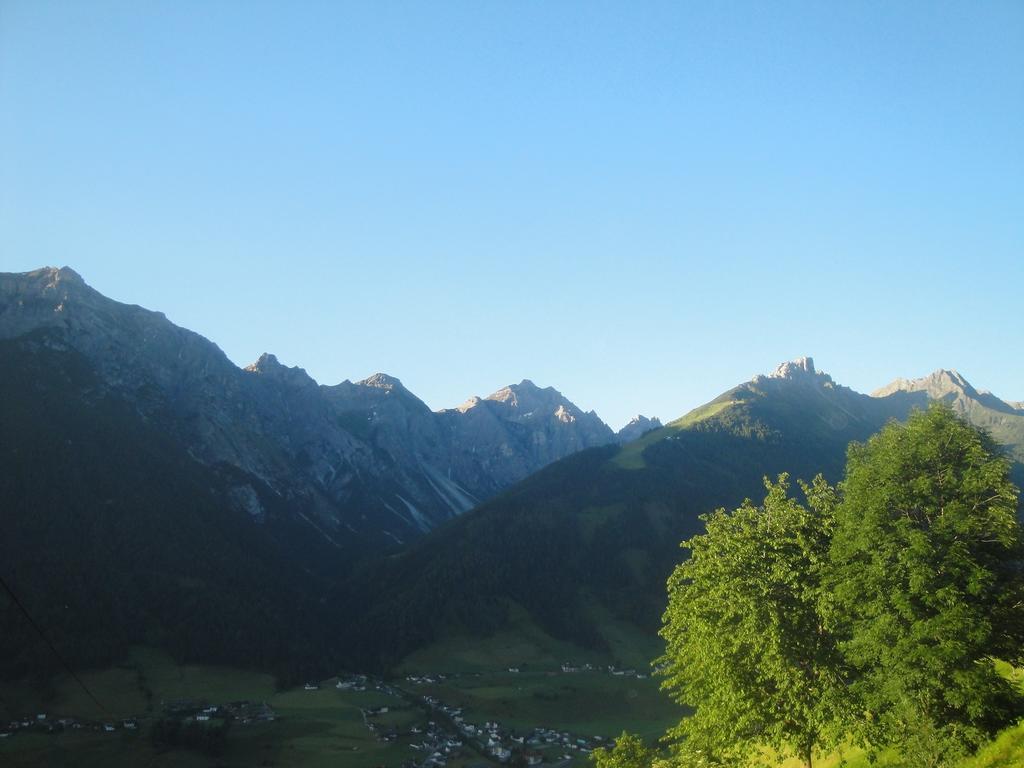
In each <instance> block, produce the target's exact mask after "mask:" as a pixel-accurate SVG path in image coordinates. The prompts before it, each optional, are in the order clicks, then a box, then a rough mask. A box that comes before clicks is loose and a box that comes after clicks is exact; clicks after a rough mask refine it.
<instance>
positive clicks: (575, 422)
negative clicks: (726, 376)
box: [0, 267, 614, 543]
mask: <svg viewBox="0 0 1024 768" xmlns="http://www.w3.org/2000/svg"><path fill="white" fill-rule="evenodd" d="M26 334H42V335H44V336H45V337H46V343H47V344H51V345H58V346H59V345H64V346H66V347H67V348H68V349H72V350H74V351H75V352H77V353H80V354H81V355H83V356H84V357H85V358H86V359H87V360H88V361H89V363H90V364H91V365H93V366H94V367H95V369H96V371H97V373H98V379H99V380H100V381H102V382H103V386H104V387H105V388H106V389H107V390H108V391H109V392H110V393H114V394H116V395H117V396H118V397H120V398H124V399H125V400H127V401H128V402H130V403H131V405H132V407H133V408H134V409H135V410H136V411H137V412H138V414H139V416H140V418H142V419H144V420H146V421H148V422H151V423H154V424H158V425H160V426H161V427H162V428H165V429H166V430H167V431H168V432H170V433H171V434H173V436H174V437H175V438H176V439H178V440H179V441H181V442H182V443H183V444H184V445H185V446H186V447H187V449H188V451H189V453H190V454H191V455H192V456H193V457H194V458H196V459H197V460H199V461H200V462H202V463H204V464H208V465H224V466H228V467H232V468H234V469H235V470H237V471H238V473H240V474H238V475H237V479H236V480H235V482H236V484H237V489H236V490H235V491H234V492H233V493H232V494H231V498H234V499H237V500H238V504H239V505H240V507H243V508H244V509H245V510H246V511H247V512H248V513H250V514H251V515H253V517H254V518H256V519H259V517H260V510H261V508H262V503H261V501H260V495H261V494H268V493H269V494H273V495H274V496H275V497H276V498H277V499H283V500H284V501H286V502H287V504H288V505H290V507H291V508H292V509H293V510H294V512H295V514H296V515H299V516H300V517H301V518H302V519H304V520H306V521H307V522H308V523H309V524H310V525H312V526H314V527H315V528H316V529H317V530H318V531H319V532H320V533H321V534H322V535H323V536H324V537H326V538H328V539H330V540H331V541H333V542H335V543H344V541H345V540H346V539H347V538H350V534H355V535H357V536H358V537H359V538H360V539H361V540H363V539H375V540H377V541H379V542H395V541H406V540H408V539H409V538H411V537H414V536H417V535H419V534H420V533H422V532H424V531H426V530H429V529H430V528H432V527H433V526H435V525H436V524H437V523H439V522H440V521H442V520H445V519H447V518H449V517H451V516H452V515H455V514H458V513H460V512H463V511H465V510H467V509H469V508H471V507H472V506H474V505H475V504H476V503H477V502H479V501H480V500H482V499H484V498H487V497H488V496H490V495H492V494H494V493H496V492H497V491H499V490H501V489H503V488H505V487H507V486H508V485H510V484H511V483H513V482H516V481H518V480H520V479H522V478H524V477H526V476H527V475H528V474H530V473H532V472H534V471H536V470H537V469H540V468H541V467H543V466H544V465H546V464H548V463H550V462H551V461H554V460H556V459H559V458H562V457H563V456H566V455H568V454H569V453H572V452H574V451H577V450H580V449H581V448H586V447H589V446H592V445H599V444H602V443H604V442H609V441H610V440H612V439H613V438H614V436H613V435H612V433H611V430H610V429H609V428H608V427H607V426H606V425H605V424H604V423H603V422H602V421H601V420H600V419H599V418H598V417H597V416H596V415H595V414H593V413H589V414H588V413H583V412H582V411H580V410H579V409H578V408H576V406H574V405H573V404H572V403H571V402H569V401H568V400H566V399H565V398H564V397H562V396H561V395H560V394H559V393H558V392H556V391H555V390H554V389H551V388H547V389H540V388H538V387H536V386H534V385H533V384H532V383H530V382H526V381H524V382H523V383H521V384H519V385H514V386H511V387H506V388H505V389H503V390H500V391H499V392H497V393H495V394H494V395H491V396H490V397H489V398H487V399H486V400H479V398H476V399H474V400H473V401H471V403H472V404H467V405H466V406H464V407H461V408H458V409H453V410H450V411H442V412H440V413H433V412H432V411H430V409H429V408H428V407H427V406H426V405H425V404H424V403H423V402H422V401H421V400H419V399H418V398H417V397H416V396H415V395H413V394H412V393H410V392H409V391H408V390H407V389H406V388H405V387H404V386H402V383H401V382H400V381H399V380H398V379H395V378H393V377H390V376H387V375H386V374H376V375H374V376H371V377H370V378H368V379H365V380H364V381H360V382H357V383H352V382H349V381H345V382H342V383H341V384H338V385H336V386H320V385H318V384H317V383H316V382H315V381H313V379H312V378H310V377H309V376H308V375H307V374H306V372H305V371H303V370H302V369H301V368H289V367H286V366H284V365H282V364H281V363H280V362H279V361H278V360H277V358H276V357H274V355H271V354H264V355H263V356H261V357H260V359H259V360H257V361H256V362H255V363H253V364H252V365H250V366H248V367H246V368H244V369H240V368H238V367H237V366H235V365H234V364H233V363H232V362H231V361H230V360H228V358H227V357H226V356H225V355H224V353H223V352H222V351H221V350H220V349H219V348H218V347H217V346H216V345H215V344H213V343H211V342H210V341H208V340H206V339H205V338H203V337H202V336H200V335H198V334H196V333H193V332H191V331H188V330H185V329H183V328H179V327H178V326H175V325H174V324H173V323H171V322H170V321H169V320H167V318H166V317H165V316H164V315H162V314H161V313H159V312H151V311H149V310H146V309H143V308H141V307H137V306H131V305H127V304H121V303H119V302H116V301H113V300H111V299H108V298H106V297H104V296H103V295H101V294H100V293H99V292H97V291H95V290H94V289H92V288H90V287H89V286H88V285H87V284H86V283H85V281H84V280H83V279H82V278H81V277H80V276H79V275H78V274H77V273H75V272H74V271H73V270H71V269H68V268H66V267H65V268H62V269H53V268H46V269H40V270H36V271H34V272H29V273H25V274H0V338H6V339H14V338H18V337H22V336H24V335H26ZM481 404H482V405H481ZM477 405H480V407H477Z"/></svg>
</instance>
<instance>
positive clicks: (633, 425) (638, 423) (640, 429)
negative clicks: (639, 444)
mask: <svg viewBox="0 0 1024 768" xmlns="http://www.w3.org/2000/svg"><path fill="white" fill-rule="evenodd" d="M662 426H663V425H662V423H661V419H659V418H658V417H657V416H653V417H651V418H647V417H646V416H644V415H643V414H639V413H638V414H637V415H636V416H634V417H633V418H632V419H630V420H629V423H628V424H627V425H626V426H624V427H623V428H622V429H620V430H619V431H618V432H616V433H615V436H616V438H617V439H618V441H619V442H620V443H628V442H630V441H631V440H636V439H637V438H638V437H642V436H643V435H644V434H645V433H647V432H650V431H651V430H652V429H660V428H661V427H662Z"/></svg>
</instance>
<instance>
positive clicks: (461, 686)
mask: <svg viewBox="0 0 1024 768" xmlns="http://www.w3.org/2000/svg"><path fill="white" fill-rule="evenodd" d="M647 678H648V675H646V674H643V673H638V672H637V671H635V670H633V669H619V668H616V667H613V666H608V667H596V666H594V665H591V664H576V663H570V662H566V663H563V664H561V665H560V666H559V667H553V668H548V669H536V668H525V667H523V668H520V667H518V666H511V667H508V668H506V669H503V670H501V671H500V672H497V673H495V672H490V673H486V672H480V671H470V672H445V673H440V672H438V673H424V672H419V673H415V674H406V675H404V676H403V677H400V678H396V679H393V680H385V679H382V678H376V677H372V676H368V675H363V674H344V675H340V676H338V677H336V678H331V679H329V680H325V681H320V682H309V683H306V684H305V685H304V686H301V687H300V688H298V689H293V690H291V691H287V692H282V693H279V694H276V696H275V697H269V698H270V700H269V701H268V700H233V701H221V702H216V701H210V700H209V699H207V698H200V697H196V698H174V699H161V700H159V701H158V702H157V701H154V702H152V703H153V704H154V705H155V706H152V707H150V709H149V710H148V711H146V712H139V713H136V714H134V715H133V716H132V717H119V718H116V719H115V718H113V717H108V718H104V719H102V720H96V719H84V718H78V717H74V716H72V715H69V714H67V713H64V712H63V711H62V712H61V713H60V716H59V717H54V716H51V715H49V714H46V713H42V712H39V713H34V714H31V715H24V716H20V717H18V718H16V719H14V720H11V721H9V722H5V723H3V724H0V739H2V741H0V745H2V744H3V743H4V742H6V744H8V745H10V746H11V747H13V746H14V745H13V744H12V742H16V741H18V740H19V739H20V738H21V737H23V736H31V737H33V738H39V737H41V736H46V737H49V738H56V739H63V738H69V737H68V736H66V735H65V734H68V733H77V732H83V733H90V734H97V738H99V736H98V735H99V734H106V735H108V736H112V735H114V734H117V733H120V734H121V738H122V739H124V738H134V739H137V740H139V742H140V744H141V743H142V742H143V741H144V740H147V737H148V741H149V742H150V745H151V746H152V747H154V748H156V749H158V750H162V751H164V752H166V751H167V750H170V749H184V750H192V751H194V752H195V753H196V754H200V753H203V754H207V755H209V756H211V757H212V756H216V757H224V758H230V757H231V754H232V751H231V745H232V744H233V743H244V742H246V740H247V739H248V740H249V741H250V742H251V741H252V740H253V739H254V738H255V739H257V740H258V739H259V738H260V737H259V736H258V734H259V733H261V732H262V733H263V734H264V735H269V733H270V732H269V731H266V729H268V728H269V729H273V728H276V727H281V728H287V727H288V725H289V723H291V724H292V726H295V724H296V723H297V722H301V721H303V720H304V718H306V717H307V714H306V713H307V712H309V713H314V712H315V713H316V717H317V718H319V719H320V720H323V719H326V718H330V717H331V714H330V713H331V711H332V707H333V711H335V712H336V713H337V714H336V715H335V716H336V717H339V718H344V717H348V716H347V715H345V713H346V712H351V711H352V710H353V709H355V710H357V711H358V721H357V720H356V719H355V718H351V725H352V727H349V728H348V729H347V730H345V731H344V732H343V733H341V732H339V738H338V739H337V743H336V744H335V746H334V747H333V748H332V749H333V750H334V751H337V752H338V753H339V756H343V757H345V756H346V755H347V757H345V761H344V763H343V764H360V765H362V764H366V765H382V766H394V768H468V767H469V766H476V765H502V764H510V765H517V766H518V765H550V766H560V767H562V768H566V767H567V766H570V765H574V764H577V765H581V764H584V763H585V762H587V759H588V758H589V756H590V755H591V753H592V752H593V750H594V749H597V748H599V747H601V746H605V745H609V744H610V743H611V741H612V740H613V738H614V737H615V736H616V735H617V733H613V732H600V730H599V729H598V728H590V729H586V730H585V725H586V724H588V723H586V717H585V716H584V718H583V719H582V720H580V722H579V724H576V725H575V727H572V728H570V727H567V725H566V721H565V719H564V718H555V721H552V722H545V721H544V711H545V708H546V707H547V706H548V705H550V704H551V703H553V700H551V699H550V696H551V694H549V693H547V692H546V691H547V689H549V688H551V687H552V686H553V683H564V686H563V687H564V689H565V690H566V691H567V692H575V691H576V690H577V688H576V686H575V685H573V683H574V682H581V683H583V685H584V688H588V689H592V688H594V686H595V685H600V684H601V681H602V680H603V681H606V682H605V683H604V684H605V685H611V686H612V687H613V688H616V687H620V686H622V685H623V683H624V682H625V681H627V680H629V681H632V682H633V683H637V682H641V683H642V682H643V681H646V685H653V684H654V683H652V681H650V680H647ZM555 687H557V686H555ZM567 695H569V694H568V693H567ZM579 695H580V696H581V700H582V699H583V698H586V699H588V700H593V699H599V698H601V697H594V696H590V695H589V694H588V693H587V692H586V691H583V692H581V693H580V694H579ZM487 696H493V697H495V698H493V699H492V700H491V701H492V702H493V707H488V706H486V703H487V698H486V697H487ZM558 703H559V705H561V704H564V703H565V702H561V701H559V702H558ZM503 714H504V717H503ZM356 722H359V723H360V724H361V727H362V728H363V729H364V731H363V733H364V736H363V737H361V738H360V737H358V735H357V734H356V733H355V724H356ZM252 728H256V729H257V731H253V732H252V734H253V736H252V737H249V736H247V734H248V733H249V732H250V729H252ZM229 731H230V735H229ZM595 731H596V732H595ZM70 738H75V737H73V736H71V737H70ZM325 738H326V737H325ZM323 743H326V741H324V742H323ZM2 753H3V748H2V746H0V754H2ZM360 755H361V758H360ZM218 764H221V763H218ZM228 764H230V763H228ZM263 764H265V765H279V764H292V763H290V762H289V761H282V762H277V761H276V760H273V759H266V760H264V762H263Z"/></svg>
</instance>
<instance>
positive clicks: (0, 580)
mask: <svg viewBox="0 0 1024 768" xmlns="http://www.w3.org/2000/svg"><path fill="white" fill-rule="evenodd" d="M0 586H2V587H3V588H4V591H6V592H7V594H8V595H10V598H11V600H12V601H13V602H14V604H15V605H16V606H18V610H20V611H21V613H22V615H23V616H24V617H25V619H26V620H27V621H28V623H29V624H31V625H32V629H34V630H35V631H36V633H37V634H38V635H39V637H41V638H42V639H43V642H44V643H46V645H47V646H49V648H50V650H51V651H52V652H53V655H54V656H56V657H57V661H59V662H60V663H61V666H63V667H64V669H65V670H66V671H67V673H68V674H69V675H71V677H72V678H73V679H74V681H75V682H76V683H78V685H79V686H80V687H81V688H82V690H83V691H85V694H86V695H87V696H88V697H89V698H90V699H92V702H93V704H95V705H96V706H97V707H98V708H99V710H100V712H102V713H103V714H104V715H106V716H107V718H108V719H111V720H112V719H113V717H112V716H111V714H110V712H109V711H107V708H106V707H104V706H103V705H102V704H100V700H99V699H97V698H96V696H95V695H94V694H93V692H92V691H90V690H89V686H87V685H86V684H85V683H83V682H82V678H80V677H79V676H78V675H76V674H75V670H73V669H72V668H71V665H70V664H68V663H67V662H66V661H65V660H64V657H63V656H61V655H60V652H59V651H58V650H57V647H56V646H55V645H54V644H53V643H51V642H50V638H48V637H47V636H46V634H45V633H44V632H43V630H42V628H40V626H39V625H38V624H36V622H35V619H33V618H32V615H31V614H30V613H29V612H28V609H27V608H26V607H25V606H24V605H22V602H21V600H19V599H18V596H17V595H16V594H14V590H13V589H11V588H10V586H8V584H7V582H6V581H4V578H3V576H0Z"/></svg>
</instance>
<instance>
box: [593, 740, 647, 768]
mask: <svg viewBox="0 0 1024 768" xmlns="http://www.w3.org/2000/svg"><path fill="white" fill-rule="evenodd" d="M657 759H658V753H657V751H655V750H653V749H651V748H650V747H648V746H647V745H646V744H644V742H643V739H641V738H640V737H639V736H635V735H633V734H632V733H627V732H626V731H623V732H622V735H621V736H619V738H617V739H616V740H615V746H614V747H612V748H611V749H608V748H606V747H601V748H599V749H595V750H594V752H593V754H592V755H591V756H590V760H591V762H592V763H593V764H594V765H595V766H596V768H651V766H652V765H654V762H655V760H657Z"/></svg>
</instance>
